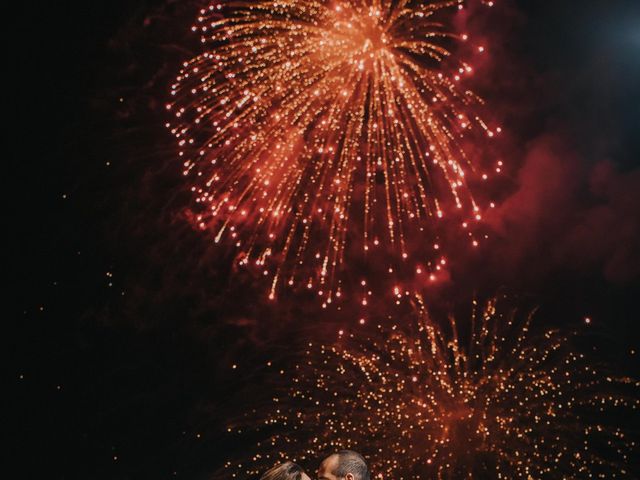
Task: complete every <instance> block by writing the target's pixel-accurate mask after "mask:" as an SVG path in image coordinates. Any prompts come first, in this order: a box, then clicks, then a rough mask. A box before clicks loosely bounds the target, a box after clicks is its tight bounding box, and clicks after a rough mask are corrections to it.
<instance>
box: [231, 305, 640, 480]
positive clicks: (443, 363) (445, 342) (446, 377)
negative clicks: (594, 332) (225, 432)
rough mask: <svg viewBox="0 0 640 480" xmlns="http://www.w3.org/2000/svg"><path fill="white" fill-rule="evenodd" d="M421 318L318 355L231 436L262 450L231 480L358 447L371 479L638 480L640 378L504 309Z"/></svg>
mask: <svg viewBox="0 0 640 480" xmlns="http://www.w3.org/2000/svg"><path fill="white" fill-rule="evenodd" d="M417 307H418V308H417V315H416V317H417V320H416V321H415V322H413V325H414V326H413V327H412V329H406V328H400V327H379V329H378V331H377V332H376V333H375V334H374V335H371V336H370V337H369V338H364V339H363V338H360V337H355V336H349V335H346V334H342V335H341V336H340V340H339V341H338V342H337V344H336V345H334V346H316V345H309V348H308V350H307V351H306V353H305V359H304V362H302V363H300V364H299V365H298V366H297V367H296V368H295V375H294V378H293V381H292V383H290V384H289V385H288V387H287V388H286V389H285V390H284V391H283V392H282V393H281V394H279V395H278V396H277V398H274V399H273V405H272V407H270V408H269V409H268V412H267V413H260V412H256V411H254V412H253V413H252V414H250V415H248V416H247V417H246V418H244V419H243V420H241V421H240V422H237V423H234V425H231V426H230V428H229V432H230V433H231V434H237V433H238V432H240V431H246V427H247V425H252V427H251V428H250V430H252V431H253V434H258V436H259V437H261V438H262V439H263V440H262V441H261V442H259V443H258V444H257V453H256V454H255V455H254V456H253V458H251V460H249V459H248V458H247V459H245V460H244V461H242V462H230V463H229V464H228V465H227V466H226V469H225V473H224V475H225V476H226V475H229V476H234V477H235V476H240V477H244V476H245V475H247V474H249V475H251V474H256V473H258V472H259V471H262V470H264V469H265V468H266V467H268V466H270V465H272V464H273V463H275V462H278V461H281V460H282V459H284V458H289V459H294V460H296V461H300V462H305V461H311V462H313V461H317V459H318V458H320V457H321V456H322V455H323V454H326V453H327V452H331V451H335V450H337V449H340V448H351V449H355V450H358V451H360V452H362V453H363V454H365V456H366V457H367V458H368V459H369V461H370V462H371V465H372V471H373V473H374V476H375V477H376V478H387V479H418V478H420V479H425V478H439V479H440V478H503V479H506V478H509V479H513V478H524V479H537V478H635V474H634V471H633V462H634V460H633V459H634V452H635V454H637V439H635V437H634V435H636V434H637V432H635V433H634V431H633V427H631V426H630V422H629V420H628V419H629V418H637V412H638V409H639V407H640V400H639V399H638V395H637V394H638V387H639V386H640V383H639V382H638V381H637V380H634V379H631V378H628V377H623V376H617V377H616V376H611V375H608V374H607V373H606V371H605V370H604V368H601V367H597V366H596V364H595V363H591V362H590V361H589V360H588V359H587V358H586V357H585V355H584V354H581V353H579V352H578V351H576V348H575V347H573V346H572V345H574V344H575V343H574V341H573V340H574V339H575V337H574V336H573V335H572V336H571V338H570V337H569V336H565V335H562V334H561V333H560V332H559V331H557V330H543V331H541V332H540V333H533V331H532V330H531V329H530V326H531V325H530V324H531V320H532V314H531V313H530V314H528V315H521V314H518V312H517V311H510V312H508V313H501V312H500V310H499V309H497V308H496V307H497V301H496V300H492V301H490V302H489V303H488V304H487V305H486V307H485V308H484V309H478V308H476V306H475V304H474V313H473V315H472V318H471V322H464V323H457V322H456V321H455V319H453V317H451V318H450V319H449V321H448V322H446V324H439V323H437V322H434V321H433V320H432V318H431V317H429V315H428V314H427V312H426V309H425V308H424V305H422V303H421V301H420V299H419V298H418V299H417ZM403 323H405V322H403ZM410 323H411V322H410ZM463 327H464V329H463ZM463 330H464V331H463ZM630 413H631V414H633V415H634V417H629V416H628V415H629V414H630ZM623 422H624V424H625V426H624V427H622V426H621V425H622V424H623ZM254 428H255V430H254ZM239 465H241V466H239ZM635 473H637V472H635Z"/></svg>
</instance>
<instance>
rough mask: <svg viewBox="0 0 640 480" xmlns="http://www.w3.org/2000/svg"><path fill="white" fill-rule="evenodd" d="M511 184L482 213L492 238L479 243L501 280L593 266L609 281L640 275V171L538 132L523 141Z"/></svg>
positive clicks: (586, 271) (627, 279)
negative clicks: (585, 155) (486, 244)
mask: <svg viewBox="0 0 640 480" xmlns="http://www.w3.org/2000/svg"><path fill="white" fill-rule="evenodd" d="M516 183H517V189H516V190H515V191H514V193H513V194H512V195H510V196H508V197H507V198H506V199H505V200H504V201H503V202H502V203H501V204H499V205H498V207H497V208H496V209H495V210H494V211H493V212H491V214H490V215H489V216H488V217H487V221H488V223H489V225H490V226H491V228H492V229H493V230H494V232H495V233H494V235H493V237H494V239H496V240H497V241H498V243H497V244H496V245H494V246H493V247H492V248H490V249H487V254H488V255H489V256H490V258H491V261H492V262H491V263H492V264H494V268H492V270H494V269H496V270H499V271H500V272H502V273H503V274H506V278H504V279H503V281H507V279H508V278H511V277H512V276H513V275H517V274H520V275H521V274H522V273H523V272H526V275H527V276H533V277H540V276H546V275H547V274H549V273H553V272H554V271H556V270H558V269H561V270H564V269H570V270H574V271H577V272H580V273H590V272H593V271H599V272H601V273H602V274H603V275H604V277H605V278H606V280H608V281H610V282H620V283H624V282H628V281H631V280H634V279H636V278H637V277H638V276H639V274H640V254H639V252H638V249H639V247H640V169H636V170H633V171H630V172H624V173H622V172H619V171H618V170H617V169H616V167H615V166H614V165H613V164H612V163H611V162H609V161H602V162H599V163H597V164H595V165H593V164H589V163H588V162H586V161H585V160H584V159H582V158H580V156H579V155H578V154H577V153H576V152H575V150H574V149H572V148H570V147H569V146H568V145H567V144H566V143H565V142H563V141H562V140H560V139H559V138H556V137H555V136H552V135H546V136H543V137H541V138H539V139H538V140H536V141H534V142H532V143H531V145H530V146H529V147H528V149H527V151H526V154H525V159H524V163H523V166H522V168H521V169H520V172H519V174H518V178H517V182H516Z"/></svg>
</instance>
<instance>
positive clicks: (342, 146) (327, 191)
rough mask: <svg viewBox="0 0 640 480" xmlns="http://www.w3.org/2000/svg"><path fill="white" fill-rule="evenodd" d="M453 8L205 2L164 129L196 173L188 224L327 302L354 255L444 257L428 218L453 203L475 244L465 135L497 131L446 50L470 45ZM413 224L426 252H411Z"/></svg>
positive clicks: (301, 0) (403, 2) (355, 1)
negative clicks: (192, 53)
mask: <svg viewBox="0 0 640 480" xmlns="http://www.w3.org/2000/svg"><path fill="white" fill-rule="evenodd" d="M462 6H463V3H462V0H456V1H442V2H422V1H420V2H418V1H413V0H400V1H397V0H394V1H388V0H342V1H318V0H278V1H236V2H229V3H221V4H213V5H211V6H209V7H208V8H206V9H203V10H202V11H201V14H200V17H199V18H198V23H197V25H196V26H194V27H193V28H194V30H195V31H199V32H200V34H201V39H202V43H203V44H204V45H205V46H206V48H205V52H204V53H202V54H200V55H199V56H197V57H195V58H193V59H192V60H190V61H188V62H186V63H185V64H184V66H183V69H182V70H181V72H180V74H179V76H178V78H177V81H176V82H175V84H174V85H173V87H172V92H171V93H172V95H173V96H174V98H175V100H174V101H173V102H172V103H170V104H168V105H167V108H168V109H169V110H170V111H172V112H173V114H174V115H175V120H174V121H173V122H170V123H169V124H168V127H169V128H170V129H171V132H172V133H173V135H175V137H176V139H177V141H178V144H179V147H180V152H179V154H180V156H181V158H182V159H183V162H184V175H185V176H188V177H190V178H191V179H193V180H194V185H193V187H192V191H193V192H194V194H195V196H196V203H197V207H196V212H195V213H194V218H195V221H196V222H197V224H198V225H199V227H200V228H202V229H206V230H209V231H212V232H213V236H214V238H215V241H216V242H220V241H223V239H227V241H228V242H229V243H231V244H233V245H235V246H236V247H237V248H239V250H240V252H241V253H240V255H239V256H238V259H239V262H240V263H241V264H243V265H248V266H255V267H257V268H260V269H262V270H263V271H264V274H265V275H267V276H270V277H271V278H272V287H271V293H270V296H271V297H272V298H273V297H274V296H275V293H276V289H277V286H278V285H279V284H280V283H286V284H289V285H297V284H298V285H304V286H306V287H308V288H315V289H317V291H318V293H319V294H320V295H321V296H323V301H324V302H325V303H327V302H328V303H330V302H331V300H332V298H335V297H336V296H340V295H339V292H340V286H339V284H340V280H339V278H337V277H338V276H339V273H340V269H341V266H342V264H343V261H344V258H345V255H347V254H352V253H356V254H358V255H362V256H363V258H365V259H366V258H367V255H372V254H373V252H374V251H375V250H376V249H379V251H384V252H387V253H388V252H393V255H394V256H395V258H397V259H398V262H399V263H402V262H404V263H405V264H408V263H411V267H410V268H411V269H413V270H415V271H417V270H419V271H422V269H425V270H433V269H434V268H435V265H439V264H440V262H441V261H442V259H443V258H444V257H443V256H442V255H437V256H436V255H432V252H434V251H435V252H436V253H438V254H440V253H441V252H438V250H439V245H438V244H437V240H436V239H437V235H436V233H435V226H434V223H435V222H436V221H437V220H438V219H440V218H442V217H444V216H446V215H447V212H451V215H450V216H452V217H455V218H456V219H460V223H461V224H463V228H465V229H466V232H465V235H468V236H469V237H471V238H470V244H471V245H473V246H476V245H477V243H478V239H477V238H475V237H474V236H473V228H472V226H473V224H474V223H475V222H477V221H478V220H480V219H481V208H480V206H479V205H478V203H477V202H476V201H475V200H474V199H473V197H472V195H471V193H470V191H469V189H468V188H467V183H468V181H469V179H470V178H474V179H475V178H477V179H486V178H487V174H486V172H482V171H479V170H478V169H476V168H474V165H473V164H472V162H471V161H470V160H469V158H468V156H467V155H466V154H465V149H464V148H463V141H464V139H465V138H466V137H467V136H471V135H476V136H484V137H493V136H495V135H496V134H497V133H499V132H500V129H499V128H491V127H489V125H488V124H487V123H486V122H485V121H483V120H482V118H481V117H480V116H479V114H478V113H477V110H478V109H479V106H480V105H481V103H482V102H481V101H480V99H479V98H478V97H477V96H476V95H474V94H473V93H472V92H471V91H469V90H468V89H466V88H465V87H463V86H462V84H463V81H464V78H463V77H465V76H468V75H470V74H472V72H473V68H472V66H471V65H470V64H468V63H465V62H456V61H454V60H452V58H451V56H452V55H451V51H452V49H453V48H454V47H455V46H456V45H457V44H458V42H469V36H468V35H467V34H458V33H454V32H452V31H450V30H451V29H450V28H449V27H447V25H449V24H450V23H451V20H452V16H453V15H455V12H456V11H457V10H458V9H462ZM474 50H475V51H476V52H477V54H480V53H482V52H483V51H484V47H483V46H479V47H477V48H475V49H474ZM456 221H457V220H456ZM412 236H419V237H420V238H421V239H424V241H422V242H420V243H421V245H424V244H428V245H429V249H428V250H429V255H431V256H432V257H433V258H425V257H427V255H426V254H424V252H423V253H422V256H419V255H414V252H412V247H411V246H410V245H409V243H410V242H409V239H410V238H411V237H412ZM358 252H359V253H358ZM414 257H417V258H414ZM436 257H437V258H436ZM422 265H424V266H422ZM309 272H312V273H309Z"/></svg>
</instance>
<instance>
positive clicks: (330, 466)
mask: <svg viewBox="0 0 640 480" xmlns="http://www.w3.org/2000/svg"><path fill="white" fill-rule="evenodd" d="M370 478H371V477H370V475H369V469H368V468H367V462H365V461H364V458H363V457H362V455H360V454H359V453H357V452H353V451H351V450H340V451H339V452H338V453H334V454H333V455H329V456H328V457H327V458H325V459H324V460H323V461H322V463H321V464H320V468H319V469H318V480H343V479H344V480H370Z"/></svg>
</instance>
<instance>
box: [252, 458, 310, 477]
mask: <svg viewBox="0 0 640 480" xmlns="http://www.w3.org/2000/svg"><path fill="white" fill-rule="evenodd" d="M303 472H304V470H302V467H301V466H300V465H296V464H295V463H293V462H285V463H283V464H282V465H277V466H275V467H273V468H271V469H269V470H267V471H266V472H264V473H263V474H262V476H261V477H260V480H301V479H302V474H303Z"/></svg>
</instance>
